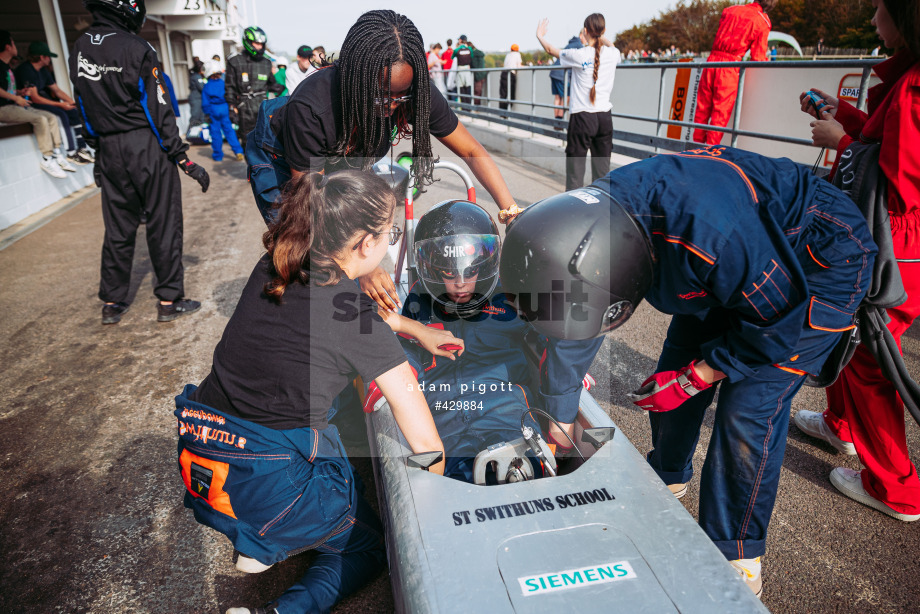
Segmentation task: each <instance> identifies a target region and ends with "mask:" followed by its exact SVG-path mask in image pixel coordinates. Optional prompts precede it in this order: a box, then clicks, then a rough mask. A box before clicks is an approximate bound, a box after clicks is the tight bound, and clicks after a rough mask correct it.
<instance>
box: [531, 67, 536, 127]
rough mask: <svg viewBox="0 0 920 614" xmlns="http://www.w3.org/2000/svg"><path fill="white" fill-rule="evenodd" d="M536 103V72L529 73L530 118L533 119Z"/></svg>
mask: <svg viewBox="0 0 920 614" xmlns="http://www.w3.org/2000/svg"><path fill="white" fill-rule="evenodd" d="M536 101H537V71H535V70H531V71H530V116H531V117H533V113H534V109H536V107H535V106H534V103H535V102H536ZM530 125H531V127H533V122H530Z"/></svg>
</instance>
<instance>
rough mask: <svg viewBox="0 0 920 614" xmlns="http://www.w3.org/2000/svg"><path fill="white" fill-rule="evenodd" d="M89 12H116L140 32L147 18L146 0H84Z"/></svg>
mask: <svg viewBox="0 0 920 614" xmlns="http://www.w3.org/2000/svg"><path fill="white" fill-rule="evenodd" d="M83 6H84V7H86V10H88V11H89V12H91V13H92V12H96V11H100V10H101V11H105V12H108V13H110V14H114V15H115V17H117V18H118V19H119V21H121V22H123V23H124V24H125V26H126V27H127V28H128V29H129V30H131V31H132V32H135V33H136V32H140V30H141V27H142V26H143V25H144V21H145V20H146V19H147V7H146V6H144V0H83Z"/></svg>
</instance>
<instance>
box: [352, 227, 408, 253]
mask: <svg viewBox="0 0 920 614" xmlns="http://www.w3.org/2000/svg"><path fill="white" fill-rule="evenodd" d="M386 233H387V235H388V237H387V241H388V242H389V244H390V245H396V244H397V243H399V238H400V237H401V236H402V234H403V229H402V228H400V227H399V226H397V225H396V224H393V227H392V228H390V229H389V230H387V231H386ZM382 234H383V233H382V232H378V233H377V236H379V235H382ZM365 236H366V235H365ZM363 240H364V239H361V241H363ZM361 241H358V242H357V243H355V245H354V247H352V248H351V249H352V251H354V250H356V249H358V248H359V247H361Z"/></svg>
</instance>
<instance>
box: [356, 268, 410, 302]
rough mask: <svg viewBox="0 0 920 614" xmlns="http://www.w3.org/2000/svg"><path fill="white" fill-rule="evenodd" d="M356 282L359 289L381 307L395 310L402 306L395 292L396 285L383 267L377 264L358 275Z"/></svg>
mask: <svg viewBox="0 0 920 614" xmlns="http://www.w3.org/2000/svg"><path fill="white" fill-rule="evenodd" d="M358 284H359V285H360V286H361V291H362V292H364V293H365V294H366V295H368V296H369V297H371V298H372V299H374V301H375V302H376V303H377V304H378V305H380V308H381V309H386V310H387V311H396V310H397V309H399V308H400V307H401V306H402V305H401V304H400V302H399V295H398V294H396V286H394V285H393V280H392V279H391V278H390V275H389V274H388V273H387V272H386V271H384V270H383V268H381V267H379V266H378V267H377V268H376V269H374V270H373V271H371V272H370V273H368V274H367V275H363V276H361V277H359V278H358Z"/></svg>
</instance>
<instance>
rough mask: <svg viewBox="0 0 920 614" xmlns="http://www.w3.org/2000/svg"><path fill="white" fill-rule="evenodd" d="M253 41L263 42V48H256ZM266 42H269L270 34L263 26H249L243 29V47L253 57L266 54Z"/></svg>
mask: <svg viewBox="0 0 920 614" xmlns="http://www.w3.org/2000/svg"><path fill="white" fill-rule="evenodd" d="M253 43H262V48H261V49H256V48H255V47H253V46H252V44H253ZM266 43H268V36H267V35H266V34H265V30H263V29H262V28H258V27H256V26H249V27H248V28H246V29H245V30H243V49H245V50H246V53H248V54H249V55H251V56H252V57H254V58H261V57H262V56H263V55H264V54H265V45H266Z"/></svg>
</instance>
